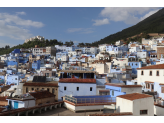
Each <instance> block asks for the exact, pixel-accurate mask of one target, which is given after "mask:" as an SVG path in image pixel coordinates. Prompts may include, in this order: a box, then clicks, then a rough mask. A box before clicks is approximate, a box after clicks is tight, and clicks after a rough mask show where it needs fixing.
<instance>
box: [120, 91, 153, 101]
mask: <svg viewBox="0 0 164 123" xmlns="http://www.w3.org/2000/svg"><path fill="white" fill-rule="evenodd" d="M117 97H120V98H123V99H127V100H131V101H133V100H136V99H142V98H148V97H153V96H151V95H148V94H140V93H132V94H126V95H120V96H117Z"/></svg>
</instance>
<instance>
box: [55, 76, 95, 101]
mask: <svg viewBox="0 0 164 123" xmlns="http://www.w3.org/2000/svg"><path fill="white" fill-rule="evenodd" d="M58 86H59V91H58V99H61V97H63V96H65V95H68V96H88V95H96V79H75V78H74V79H71V78H65V79H59V83H58Z"/></svg>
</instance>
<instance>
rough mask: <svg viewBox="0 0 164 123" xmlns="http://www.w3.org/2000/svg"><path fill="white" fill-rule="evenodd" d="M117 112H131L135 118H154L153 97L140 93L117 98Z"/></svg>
mask: <svg viewBox="0 0 164 123" xmlns="http://www.w3.org/2000/svg"><path fill="white" fill-rule="evenodd" d="M116 111H117V112H119V113H121V112H131V113H132V114H133V116H154V99H153V96H151V95H147V94H140V93H132V94H126V95H121V96H117V97H116Z"/></svg>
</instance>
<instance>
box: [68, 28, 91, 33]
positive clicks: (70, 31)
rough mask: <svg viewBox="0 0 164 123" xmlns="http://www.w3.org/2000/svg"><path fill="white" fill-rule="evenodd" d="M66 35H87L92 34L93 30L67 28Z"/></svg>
mask: <svg viewBox="0 0 164 123" xmlns="http://www.w3.org/2000/svg"><path fill="white" fill-rule="evenodd" d="M67 32H68V33H74V32H79V33H81V34H89V33H93V32H94V31H93V28H69V29H67Z"/></svg>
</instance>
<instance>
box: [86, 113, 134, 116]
mask: <svg viewBox="0 0 164 123" xmlns="http://www.w3.org/2000/svg"><path fill="white" fill-rule="evenodd" d="M122 115H133V113H132V112H121V113H103V114H89V116H122Z"/></svg>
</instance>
